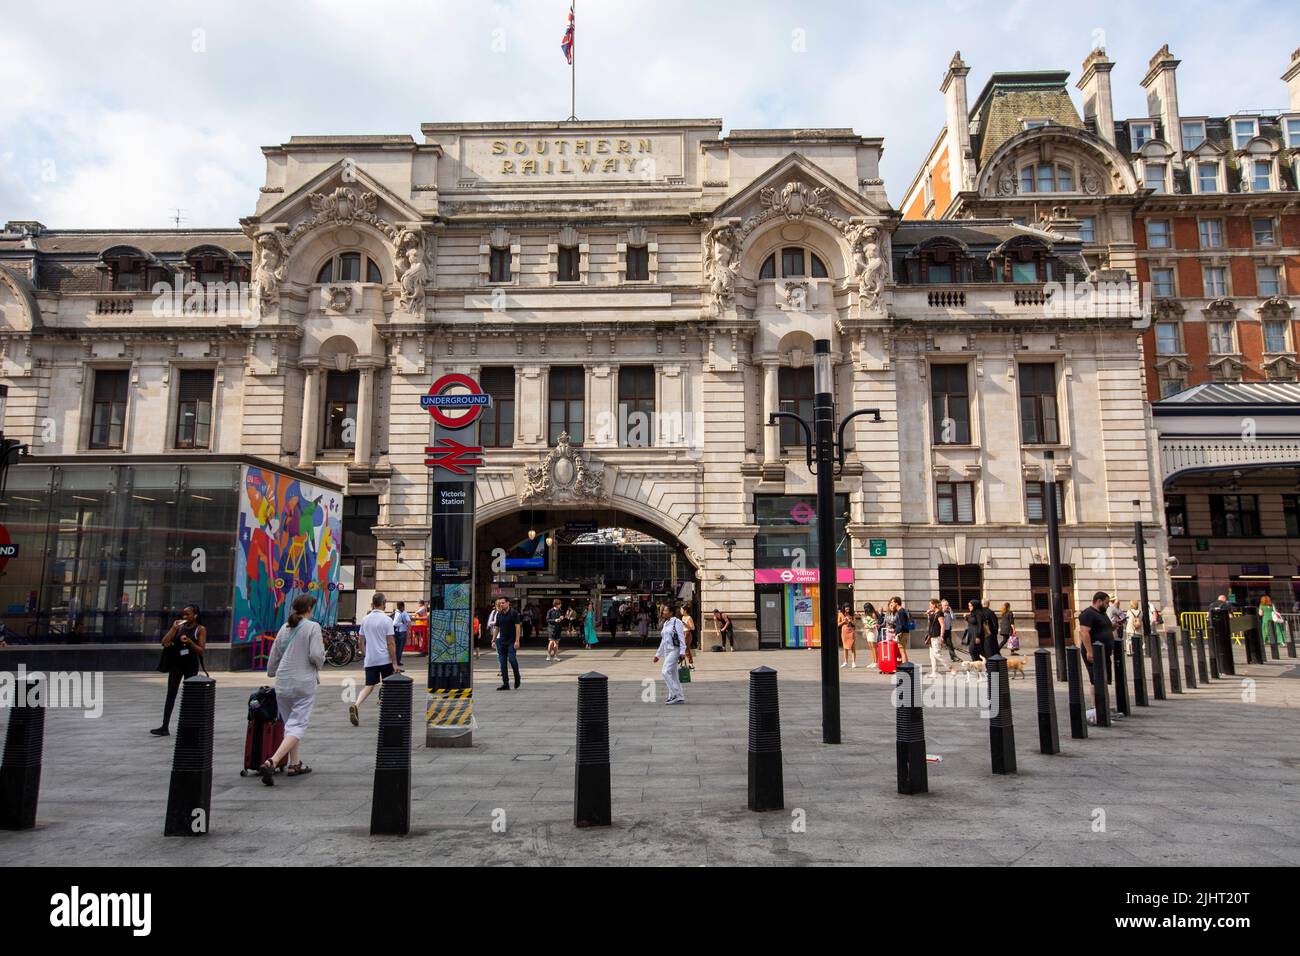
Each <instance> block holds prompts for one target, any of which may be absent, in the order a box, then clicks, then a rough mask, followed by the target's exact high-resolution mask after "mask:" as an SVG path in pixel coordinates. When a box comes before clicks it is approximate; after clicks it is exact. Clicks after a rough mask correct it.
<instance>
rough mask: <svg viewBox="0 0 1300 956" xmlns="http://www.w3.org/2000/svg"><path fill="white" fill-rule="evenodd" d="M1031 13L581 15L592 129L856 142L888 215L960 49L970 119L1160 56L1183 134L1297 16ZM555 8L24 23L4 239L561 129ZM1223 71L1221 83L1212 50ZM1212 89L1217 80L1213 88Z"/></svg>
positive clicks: (1259, 69)
mask: <svg viewBox="0 0 1300 956" xmlns="http://www.w3.org/2000/svg"><path fill="white" fill-rule="evenodd" d="M1232 10H1233V16H1231V17H1225V16H1223V12H1222V11H1223V8H1222V7H1221V6H1217V5H1214V4H1210V3H1205V2H1202V3H1196V2H1192V3H1182V4H1179V5H1178V6H1177V7H1173V6H1171V5H1164V4H1149V5H1146V6H1142V7H1134V6H1132V5H1131V4H1127V3H1120V2H1099V3H1093V4H1090V5H1088V6H1087V7H1086V8H1079V7H1075V8H1063V7H1059V8H1045V7H1043V6H1042V5H1041V4H1031V3H1027V2H1023V0H1016V2H1013V3H1004V4H990V3H984V2H979V0H947V2H934V3H929V4H924V5H920V4H913V5H895V4H883V3H823V4H808V3H799V2H794V0H790V2H782V0H757V2H752V3H747V4H744V5H735V4H724V3H712V4H706V3H699V2H690V0H655V2H652V0H603V2H601V3H599V4H597V3H592V2H587V3H584V4H582V5H580V9H579V11H578V42H577V84H578V89H577V110H578V114H579V116H581V117H583V118H601V119H609V118H614V119H617V118H622V117H627V118H654V117H677V116H688V117H717V118H720V119H722V120H723V122H724V125H725V127H726V128H739V127H765V126H775V127H810V126H840V127H845V126H847V127H852V128H854V129H855V130H857V132H859V133H860V134H862V135H866V136H883V137H884V139H885V154H884V158H883V162H882V173H883V175H884V177H885V182H886V187H887V189H888V191H889V195H890V196H891V198H892V199H893V200H894V201H895V202H898V201H900V200H901V192H902V190H904V189H905V188H906V187H907V184H908V183H909V182H910V181H911V179H912V175H913V173H914V172H915V169H916V166H917V164H919V163H920V162H921V160H922V158H923V157H924V155H925V152H926V150H927V149H928V148H929V146H930V144H931V143H932V142H933V140H934V137H935V135H936V133H937V132H938V130H939V128H940V126H941V125H942V123H943V100H942V97H941V94H940V93H939V91H938V85H939V81H940V79H941V77H942V75H943V71H944V69H945V67H946V65H947V63H948V60H949V58H950V57H951V56H952V52H953V50H956V49H960V50H961V51H962V56H963V57H964V58H965V59H966V61H967V62H968V63H970V64H971V67H972V73H971V76H970V96H971V99H972V101H973V100H974V97H975V95H976V94H977V93H978V92H979V90H980V88H981V87H982V86H983V84H984V82H985V81H986V80H987V78H988V76H989V74H990V73H991V72H993V71H995V70H1033V69H1068V70H1070V71H1071V73H1072V79H1074V78H1077V76H1078V71H1079V64H1080V63H1081V62H1082V60H1083V58H1084V56H1086V55H1087V53H1088V51H1089V50H1090V48H1091V47H1092V45H1093V43H1094V42H1097V40H1098V39H1100V40H1101V41H1102V42H1104V43H1105V45H1106V47H1107V52H1108V53H1109V54H1110V56H1111V58H1112V59H1114V60H1115V61H1116V62H1117V64H1118V65H1117V67H1116V69H1115V72H1114V74H1113V77H1112V79H1113V83H1114V87H1115V112H1116V115H1117V116H1119V117H1131V116H1137V115H1142V114H1144V113H1145V112H1146V106H1145V98H1144V94H1143V91H1142V90H1141V88H1140V87H1139V85H1138V83H1139V81H1140V79H1141V77H1142V75H1143V74H1144V72H1145V70H1146V63H1147V60H1148V58H1149V57H1150V55H1151V53H1152V52H1154V51H1155V49H1156V48H1157V47H1159V46H1160V45H1161V44H1162V43H1165V42H1169V43H1170V46H1171V48H1172V49H1173V51H1174V52H1175V54H1176V55H1178V56H1179V57H1181V58H1182V59H1183V65H1182V67H1181V69H1180V71H1179V87H1180V89H1179V99H1180V105H1181V107H1182V109H1183V110H1184V111H1185V112H1186V113H1188V114H1192V115H1204V114H1214V113H1230V112H1235V111H1238V110H1243V109H1252V108H1253V109H1271V108H1277V107H1279V106H1282V105H1284V104H1285V103H1286V90H1285V87H1284V86H1283V84H1282V83H1281V82H1280V81H1279V80H1278V76H1279V74H1280V73H1281V72H1282V70H1283V69H1284V68H1285V66H1286V63H1287V59H1288V57H1289V54H1290V51H1291V49H1292V47H1293V46H1294V44H1295V42H1296V37H1297V36H1300V8H1296V7H1295V6H1294V5H1293V4H1282V3H1262V2H1245V3H1237V4H1234V5H1233V7H1232ZM567 13H568V3H567V2H565V0H544V2H543V0H498V2H493V3H483V2H476V0H464V2H430V0H368V2H366V3H356V2H354V0H317V2H305V0H286V2H275V3H266V2H253V0H243V2H232V3H227V4H221V5H213V4H210V3H200V2H197V0H180V2H175V3H167V4H164V3H161V2H159V3H149V4H146V3H136V4H125V3H124V4H113V5H107V4H101V5H98V6H95V5H85V4H80V3H71V2H67V0H47V2H44V3H42V4H23V5H16V6H14V8H13V9H10V10H7V11H6V14H5V33H4V35H3V36H0V62H4V63H5V64H6V73H7V75H8V76H9V77H10V82H9V83H8V84H6V93H5V96H4V97H0V144H3V154H4V155H0V221H3V220H4V219H40V220H41V221H43V222H45V223H46V224H47V225H50V226H57V227H65V228H75V227H103V226H121V227H157V226H162V225H165V224H167V222H166V217H167V211H168V210H169V209H171V208H174V207H181V208H184V209H185V210H186V212H185V215H186V216H187V217H188V222H187V223H186V225H207V226H211V225H226V226H233V225H235V224H236V222H237V221H238V219H239V217H240V216H242V215H247V214H248V213H250V212H251V211H252V209H253V206H254V204H255V202H256V200H257V196H258V193H257V187H258V186H259V185H260V184H261V182H262V177H263V175H264V171H265V170H264V164H263V160H262V157H261V154H260V147H262V146H263V145H267V144H274V143H280V142H284V141H285V140H287V139H288V138H289V137H290V136H292V135H295V134H315V133H402V132H405V133H410V134H412V135H415V136H416V137H417V138H418V129H419V124H420V123H421V122H423V121H436V122H448V121H457V120H469V121H483V120H510V119H528V120H548V119H551V120H557V121H558V120H562V119H563V118H565V117H566V116H568V114H569V70H568V67H567V66H566V65H565V63H564V59H563V56H562V54H561V52H560V38H561V36H562V34H563V32H564V24H565V18H566V16H567ZM1225 50H1230V51H1234V57H1233V63H1234V67H1233V69H1232V70H1231V71H1230V72H1229V73H1226V74H1225V73H1224V71H1223V68H1222V66H1221V63H1222V57H1223V51H1225ZM1225 77H1226V78H1227V81H1226V82H1225Z"/></svg>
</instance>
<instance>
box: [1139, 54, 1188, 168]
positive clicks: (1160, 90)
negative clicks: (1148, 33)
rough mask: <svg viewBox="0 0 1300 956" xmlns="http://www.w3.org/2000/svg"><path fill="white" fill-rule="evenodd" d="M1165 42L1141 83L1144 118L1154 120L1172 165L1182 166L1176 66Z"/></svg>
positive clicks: (1181, 134)
mask: <svg viewBox="0 0 1300 956" xmlns="http://www.w3.org/2000/svg"><path fill="white" fill-rule="evenodd" d="M1181 62H1182V61H1181V60H1176V59H1174V55H1173V54H1172V53H1170V52H1169V44H1168V43H1166V44H1165V45H1164V46H1162V47H1161V48H1160V49H1159V50H1156V53H1155V56H1153V57H1151V63H1150V64H1149V66H1148V68H1147V75H1146V76H1145V77H1144V78H1143V80H1142V88H1143V89H1144V90H1146V91H1147V115H1148V116H1154V117H1158V118H1159V120H1160V125H1161V126H1163V127H1164V129H1163V130H1162V134H1163V138H1164V140H1165V142H1166V143H1168V144H1169V148H1170V149H1171V150H1173V153H1174V162H1175V163H1176V164H1177V165H1179V166H1181V165H1182V163H1183V131H1182V129H1181V127H1180V125H1179V113H1178V78H1177V74H1178V64H1179V63H1181Z"/></svg>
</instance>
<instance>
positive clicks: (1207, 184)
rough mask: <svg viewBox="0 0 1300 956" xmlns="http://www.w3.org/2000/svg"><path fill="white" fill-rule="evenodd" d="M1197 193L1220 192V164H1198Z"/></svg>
mask: <svg viewBox="0 0 1300 956" xmlns="http://www.w3.org/2000/svg"><path fill="white" fill-rule="evenodd" d="M1196 191H1197V192H1198V193H1217V192H1218V191H1219V164H1218V163H1197V164H1196Z"/></svg>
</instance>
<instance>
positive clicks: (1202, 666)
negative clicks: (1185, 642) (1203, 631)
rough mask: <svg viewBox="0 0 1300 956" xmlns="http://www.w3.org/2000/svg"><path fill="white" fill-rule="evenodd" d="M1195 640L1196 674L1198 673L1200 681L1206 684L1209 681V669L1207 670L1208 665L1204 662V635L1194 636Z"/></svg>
mask: <svg viewBox="0 0 1300 956" xmlns="http://www.w3.org/2000/svg"><path fill="white" fill-rule="evenodd" d="M1195 640H1196V671H1197V673H1198V674H1200V677H1201V683H1202V684H1208V683H1209V682H1210V670H1209V666H1208V665H1207V664H1206V663H1205V636H1204V635H1200V636H1198V637H1196V638H1195Z"/></svg>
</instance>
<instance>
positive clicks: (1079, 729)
mask: <svg viewBox="0 0 1300 956" xmlns="http://www.w3.org/2000/svg"><path fill="white" fill-rule="evenodd" d="M1082 656H1083V655H1082V653H1081V652H1080V650H1079V646H1078V645H1077V644H1075V645H1071V646H1070V647H1069V648H1068V649H1067V650H1066V653H1065V678H1066V681H1067V683H1068V684H1069V688H1070V736H1071V737H1073V738H1074V739H1075V740H1082V739H1083V738H1085V737H1087V736H1088V714H1087V711H1086V708H1085V707H1084V702H1083V660H1082Z"/></svg>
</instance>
